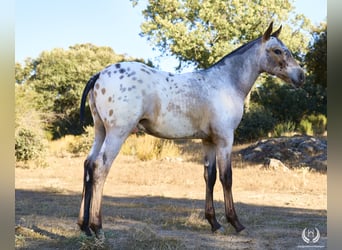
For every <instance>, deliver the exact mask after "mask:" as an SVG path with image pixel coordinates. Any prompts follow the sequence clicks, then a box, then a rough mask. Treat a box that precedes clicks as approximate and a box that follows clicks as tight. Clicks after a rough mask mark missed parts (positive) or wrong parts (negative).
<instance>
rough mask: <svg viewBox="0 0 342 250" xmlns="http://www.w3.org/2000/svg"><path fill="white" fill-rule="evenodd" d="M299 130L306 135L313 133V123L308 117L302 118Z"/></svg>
mask: <svg viewBox="0 0 342 250" xmlns="http://www.w3.org/2000/svg"><path fill="white" fill-rule="evenodd" d="M299 131H300V132H301V133H302V134H305V135H313V130H312V123H311V122H310V121H309V120H308V119H307V118H304V119H302V120H301V121H300V123H299Z"/></svg>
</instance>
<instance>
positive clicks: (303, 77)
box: [299, 71, 305, 82]
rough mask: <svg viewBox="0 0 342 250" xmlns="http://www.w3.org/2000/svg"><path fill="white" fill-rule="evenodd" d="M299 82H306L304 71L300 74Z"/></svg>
mask: <svg viewBox="0 0 342 250" xmlns="http://www.w3.org/2000/svg"><path fill="white" fill-rule="evenodd" d="M299 80H300V81H301V82H304V80H305V75H304V72H303V71H302V72H300V73H299Z"/></svg>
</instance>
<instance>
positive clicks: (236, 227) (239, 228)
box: [235, 223, 245, 233]
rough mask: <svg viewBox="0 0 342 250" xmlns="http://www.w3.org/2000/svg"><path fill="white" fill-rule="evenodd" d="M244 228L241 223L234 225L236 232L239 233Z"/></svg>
mask: <svg viewBox="0 0 342 250" xmlns="http://www.w3.org/2000/svg"><path fill="white" fill-rule="evenodd" d="M244 229H245V227H244V226H243V225H241V224H240V223H239V224H238V225H236V226H235V230H236V232H237V233H240V232H241V231H242V230H244Z"/></svg>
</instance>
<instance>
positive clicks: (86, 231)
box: [78, 224, 92, 236]
mask: <svg viewBox="0 0 342 250" xmlns="http://www.w3.org/2000/svg"><path fill="white" fill-rule="evenodd" d="M78 225H79V227H80V229H81V231H82V232H84V233H85V235H87V236H92V233H91V230H90V228H89V227H88V226H86V225H80V224H78Z"/></svg>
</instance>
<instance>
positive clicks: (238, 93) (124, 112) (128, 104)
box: [78, 23, 304, 237]
mask: <svg viewBox="0 0 342 250" xmlns="http://www.w3.org/2000/svg"><path fill="white" fill-rule="evenodd" d="M272 27H273V24H272V23H271V24H270V26H269V27H268V29H267V30H266V32H265V33H264V34H263V35H262V36H261V37H260V38H258V39H256V40H253V41H251V42H249V43H247V44H245V45H243V46H241V47H240V48H238V49H236V50H235V51H233V52H232V53H230V54H228V55H227V56H225V57H224V58H222V59H221V60H220V61H219V62H217V63H216V64H214V65H213V66H211V67H210V68H208V69H205V70H202V71H198V72H192V73H185V74H178V75H174V74H171V73H167V72H162V71H158V70H155V69H153V68H150V67H148V66H146V65H144V64H141V63H137V62H122V63H117V64H114V65H110V66H108V67H107V68H105V69H104V70H102V71H101V72H99V73H97V74H96V75H94V76H93V77H92V78H91V79H90V80H89V82H88V83H87V85H86V86H85V89H84V92H83V96H82V100H81V120H82V119H83V113H84V109H85V102H86V98H87V96H88V95H89V104H90V105H89V106H90V109H91V113H92V116H93V120H94V126H95V139H94V143H93V145H92V148H91V150H90V153H89V155H88V157H87V159H86V160H85V163H84V187H83V195H82V202H81V208H80V213H79V218H78V225H79V226H80V228H81V230H83V231H84V232H85V233H86V234H87V235H91V234H92V233H91V230H92V231H93V232H94V233H95V234H96V236H97V237H99V236H102V237H103V232H102V218H101V200H102V190H103V186H104V182H105V180H106V177H107V174H108V172H109V169H110V167H111V165H112V163H113V161H114V159H115V157H116V156H117V154H118V152H119V150H120V148H121V146H122V144H123V143H124V141H125V140H126V138H127V137H128V136H129V135H130V133H131V131H133V130H136V129H137V128H138V129H140V130H143V131H145V132H146V133H148V134H151V135H154V136H157V137H160V138H168V139H179V138H183V139H184V138H188V139H190V138H197V139H202V142H203V148H204V179H205V182H206V195H205V218H206V219H207V220H208V222H209V223H210V225H211V230H212V231H213V232H215V231H217V230H222V228H221V225H220V224H219V223H218V221H217V219H216V216H215V209H214V204H213V188H214V185H215V182H216V165H217V167H218V169H219V178H220V181H221V183H222V187H223V193H224V204H225V214H226V218H227V221H228V222H229V223H231V225H232V226H233V227H234V228H235V230H236V231H237V232H240V231H241V230H243V229H244V226H243V225H242V224H241V223H240V221H239V219H238V217H237V215H236V212H235V209H234V202H233V195H232V168H231V151H232V145H233V140H234V130H235V129H236V127H237V126H238V124H239V123H240V120H241V117H242V114H243V105H244V99H245V97H246V95H247V94H248V93H249V91H250V90H251V88H252V86H253V84H254V82H255V80H256V79H257V77H258V76H259V74H260V73H262V72H267V73H269V74H272V75H276V76H278V77H279V78H281V79H283V80H284V81H286V82H288V83H292V84H294V85H296V86H299V85H301V84H302V83H303V82H304V72H303V70H302V69H301V67H300V66H299V65H298V64H297V62H296V61H295V60H294V59H293V57H292V55H291V53H290V51H289V50H288V49H287V48H286V46H285V45H284V44H283V43H282V42H281V41H280V40H279V38H278V36H279V34H280V32H281V27H280V28H279V29H278V30H277V31H275V32H274V33H272ZM90 229H91V230H90Z"/></svg>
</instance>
